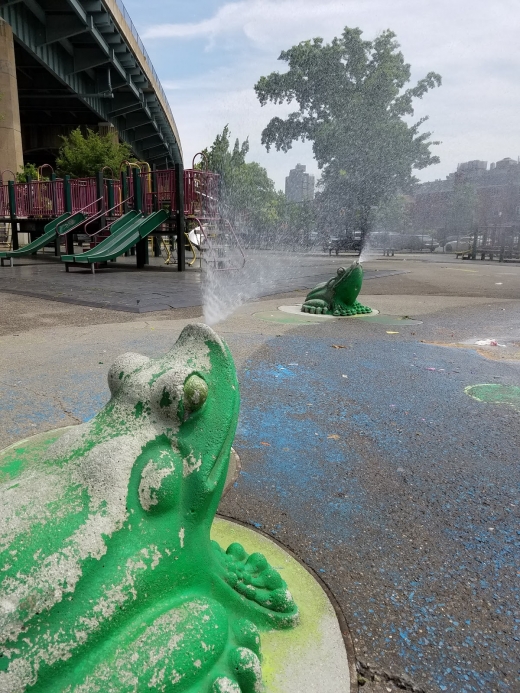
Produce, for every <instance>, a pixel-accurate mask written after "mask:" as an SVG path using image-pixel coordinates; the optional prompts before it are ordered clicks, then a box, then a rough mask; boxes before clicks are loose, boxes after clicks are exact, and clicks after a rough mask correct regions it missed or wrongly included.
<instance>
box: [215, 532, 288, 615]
mask: <svg viewBox="0 0 520 693" xmlns="http://www.w3.org/2000/svg"><path fill="white" fill-rule="evenodd" d="M213 546H214V548H215V552H216V553H217V555H218V557H219V561H220V563H221V565H223V567H224V568H225V575H224V580H225V581H226V582H227V584H228V585H229V586H230V587H232V588H233V589H234V590H235V591H236V592H238V593H239V594H241V595H242V596H243V597H245V598H246V599H247V600H248V601H250V602H253V603H255V604H258V605H259V606H261V607H263V609H265V610H266V612H267V613H268V614H269V622H270V623H272V625H273V627H274V628H291V627H292V626H295V625H296V624H297V622H298V607H297V606H296V604H295V602H294V599H293V598H292V595H291V593H290V592H289V590H288V589H287V585H286V583H285V582H284V581H283V580H282V578H281V576H280V573H279V572H278V571H277V570H275V569H274V568H272V567H271V566H270V565H269V563H268V562H267V559H266V558H265V556H263V555H262V554H261V553H252V554H251V555H248V554H247V552H246V551H245V549H244V548H243V546H242V545H241V544H238V543H234V544H231V545H230V546H229V547H228V549H227V551H226V552H224V551H223V550H222V549H221V548H220V546H219V545H218V544H217V543H216V542H213Z"/></svg>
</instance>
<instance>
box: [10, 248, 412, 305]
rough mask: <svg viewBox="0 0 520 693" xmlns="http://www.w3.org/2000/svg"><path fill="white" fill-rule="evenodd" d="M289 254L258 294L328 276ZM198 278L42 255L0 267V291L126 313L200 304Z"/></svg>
mask: <svg viewBox="0 0 520 693" xmlns="http://www.w3.org/2000/svg"><path fill="white" fill-rule="evenodd" d="M258 257H260V259H261V261H262V262H265V264H266V265H267V266H268V265H269V263H270V262H271V261H272V258H273V257H274V258H276V260H277V261H279V259H280V253H268V252H257V253H255V260H256V259H257V258H258ZM294 258H295V255H294V254H288V260H289V261H288V262H287V264H286V268H285V272H284V273H283V275H282V274H281V273H280V275H279V276H277V277H276V279H275V280H274V281H270V282H269V286H268V287H266V288H265V290H259V292H258V296H265V295H268V294H278V293H282V292H288V291H294V290H304V289H312V288H313V287H314V286H316V284H318V283H319V282H322V281H326V280H327V279H329V278H330V276H331V275H330V267H331V262H334V260H333V261H331V260H330V259H329V257H328V256H327V255H323V254H322V255H318V254H316V255H307V256H305V255H304V256H301V261H297V262H295V261H294ZM354 259H355V258H354V256H352V257H346V256H343V257H341V258H338V259H336V260H335V262H336V266H338V267H339V266H340V262H343V264H344V263H346V264H350V263H351V262H352V261H353V260H354ZM403 272H404V270H403V269H402V268H391V269H387V270H381V271H378V272H376V271H375V270H372V271H368V272H367V273H366V276H365V279H372V278H376V277H385V276H390V275H393V274H399V273H403ZM200 281H201V271H200V267H198V266H194V267H187V269H186V271H185V272H178V271H177V268H176V267H175V266H173V265H169V266H167V265H165V264H164V259H162V258H150V265H149V266H148V267H147V268H146V269H144V270H136V268H135V259H134V258H132V257H128V258H126V257H121V258H118V260H117V262H114V263H109V265H108V267H106V268H101V269H100V270H98V271H97V272H96V274H92V273H91V272H90V270H89V269H85V268H81V267H80V268H79V269H78V268H75V267H74V268H71V270H70V272H66V271H65V265H64V264H63V263H61V262H60V261H58V260H57V259H55V258H53V257H52V256H51V255H49V254H48V253H47V257H45V256H42V255H40V256H38V257H37V258H33V257H29V258H20V259H16V260H15V265H14V267H8V266H6V267H2V268H0V292H2V291H4V292H8V293H14V294H18V295H22V296H31V297H33V298H44V299H48V300H52V301H59V302H63V303H73V304H76V305H83V306H91V307H95V308H108V309H110V310H119V311H125V312H130V313H149V312H154V311H160V310H168V309H170V308H187V307H192V306H200V305H201V303H202V298H201V283H200Z"/></svg>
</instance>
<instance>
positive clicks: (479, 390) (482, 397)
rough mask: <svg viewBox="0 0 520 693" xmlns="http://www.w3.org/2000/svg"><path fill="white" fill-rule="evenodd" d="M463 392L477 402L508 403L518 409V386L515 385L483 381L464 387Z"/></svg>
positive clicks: (519, 401)
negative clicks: (479, 383)
mask: <svg viewBox="0 0 520 693" xmlns="http://www.w3.org/2000/svg"><path fill="white" fill-rule="evenodd" d="M464 392H465V393H466V394H467V395H469V396H470V397H473V399H476V400H477V401H478V402H486V403H487V404H509V405H510V406H511V407H513V408H514V409H516V410H517V411H520V387H517V386H516V385H501V384H500V383H491V384H489V385H488V384H486V383H483V384H481V385H470V386H469V387H466V388H464Z"/></svg>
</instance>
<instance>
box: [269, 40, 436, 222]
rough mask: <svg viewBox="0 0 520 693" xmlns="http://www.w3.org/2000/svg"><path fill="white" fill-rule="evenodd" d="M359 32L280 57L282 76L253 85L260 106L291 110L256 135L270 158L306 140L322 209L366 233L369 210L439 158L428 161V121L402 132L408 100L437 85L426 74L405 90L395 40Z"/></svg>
mask: <svg viewBox="0 0 520 693" xmlns="http://www.w3.org/2000/svg"><path fill="white" fill-rule="evenodd" d="M361 35H362V32H361V30H360V29H351V28H348V27H346V28H345V30H344V31H343V34H342V35H341V37H340V38H334V39H333V40H332V42H331V43H330V44H324V42H323V39H321V38H315V39H313V40H312V41H304V42H302V43H299V44H298V45H296V46H293V47H292V48H290V49H289V50H287V51H282V53H281V54H280V58H279V59H280V60H283V61H284V62H286V63H288V65H289V69H288V71H287V72H284V73H282V74H280V73H279V72H273V73H271V74H270V75H268V76H267V77H261V78H260V79H259V81H258V83H257V84H256V85H255V91H256V94H257V96H258V99H259V100H260V103H261V104H262V106H263V105H265V104H266V103H267V102H268V101H272V102H274V103H276V104H282V103H284V102H288V103H291V102H292V101H296V103H297V104H298V110H296V111H294V112H293V113H291V114H290V115H289V116H288V117H287V118H286V119H285V120H283V119H281V118H278V117H275V118H273V119H272V120H271V121H270V122H269V123H268V125H267V127H266V128H265V129H264V131H263V132H262V143H263V144H264V145H265V146H266V148H267V150H268V151H269V149H270V147H271V146H273V145H274V146H275V147H276V149H277V150H282V151H285V152H286V151H288V150H289V149H290V148H291V146H292V142H293V141H295V140H302V141H306V140H308V141H311V142H312V146H313V151H314V156H315V158H316V161H317V163H318V166H319V168H320V169H322V170H323V175H322V180H321V186H322V195H321V204H322V205H323V206H324V207H325V208H327V209H328V211H329V212H330V211H331V210H332V211H334V213H335V214H336V216H337V218H339V215H340V211H341V210H343V217H344V222H345V224H344V226H345V225H346V227H349V226H355V227H356V228H359V229H361V231H362V232H363V233H366V232H367V231H368V230H369V226H370V219H371V216H373V210H374V208H375V207H379V206H380V205H381V204H382V203H383V202H384V201H385V200H387V199H389V198H390V197H392V196H393V195H394V194H395V193H396V192H397V191H399V190H400V191H402V192H406V191H407V190H408V189H409V187H410V185H411V184H412V182H413V181H414V178H413V176H412V169H422V168H425V167H426V166H429V165H431V164H434V163H438V161H439V159H438V157H436V156H432V154H431V152H430V146H431V145H432V144H437V143H436V142H431V141H429V137H430V134H431V133H429V132H424V133H420V132H419V129H420V126H421V125H422V124H423V123H424V121H425V120H427V118H426V117H424V118H421V119H420V120H419V121H418V122H416V123H415V124H412V125H409V124H408V123H407V122H406V120H405V118H406V117H410V116H413V113H414V110H413V105H412V103H413V100H414V99H416V98H419V99H420V98H422V97H423V96H424V94H425V93H426V92H427V91H428V90H429V89H432V88H433V87H435V86H439V85H440V84H441V77H440V75H438V74H436V73H435V72H429V73H428V74H427V75H426V77H425V78H424V79H421V80H419V82H418V83H417V84H416V85H415V86H414V87H411V88H408V89H404V87H405V85H406V84H407V83H408V82H409V81H410V66H409V65H408V64H407V63H405V62H404V58H403V55H402V53H401V52H400V51H399V44H398V43H397V41H396V40H395V34H394V33H393V32H391V31H389V30H388V31H384V32H383V33H382V34H380V35H379V36H378V37H377V38H376V39H375V40H374V41H363V40H362V39H361Z"/></svg>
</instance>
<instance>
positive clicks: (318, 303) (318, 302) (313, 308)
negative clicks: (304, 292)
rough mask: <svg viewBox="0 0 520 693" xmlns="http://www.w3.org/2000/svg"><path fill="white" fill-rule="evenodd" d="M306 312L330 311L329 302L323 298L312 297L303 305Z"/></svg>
mask: <svg viewBox="0 0 520 693" xmlns="http://www.w3.org/2000/svg"><path fill="white" fill-rule="evenodd" d="M302 311H303V312H304V313H323V314H327V313H330V310H329V304H328V303H327V301H324V300H323V299H322V298H311V299H309V300H308V301H305V303H304V304H303V305H302Z"/></svg>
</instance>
